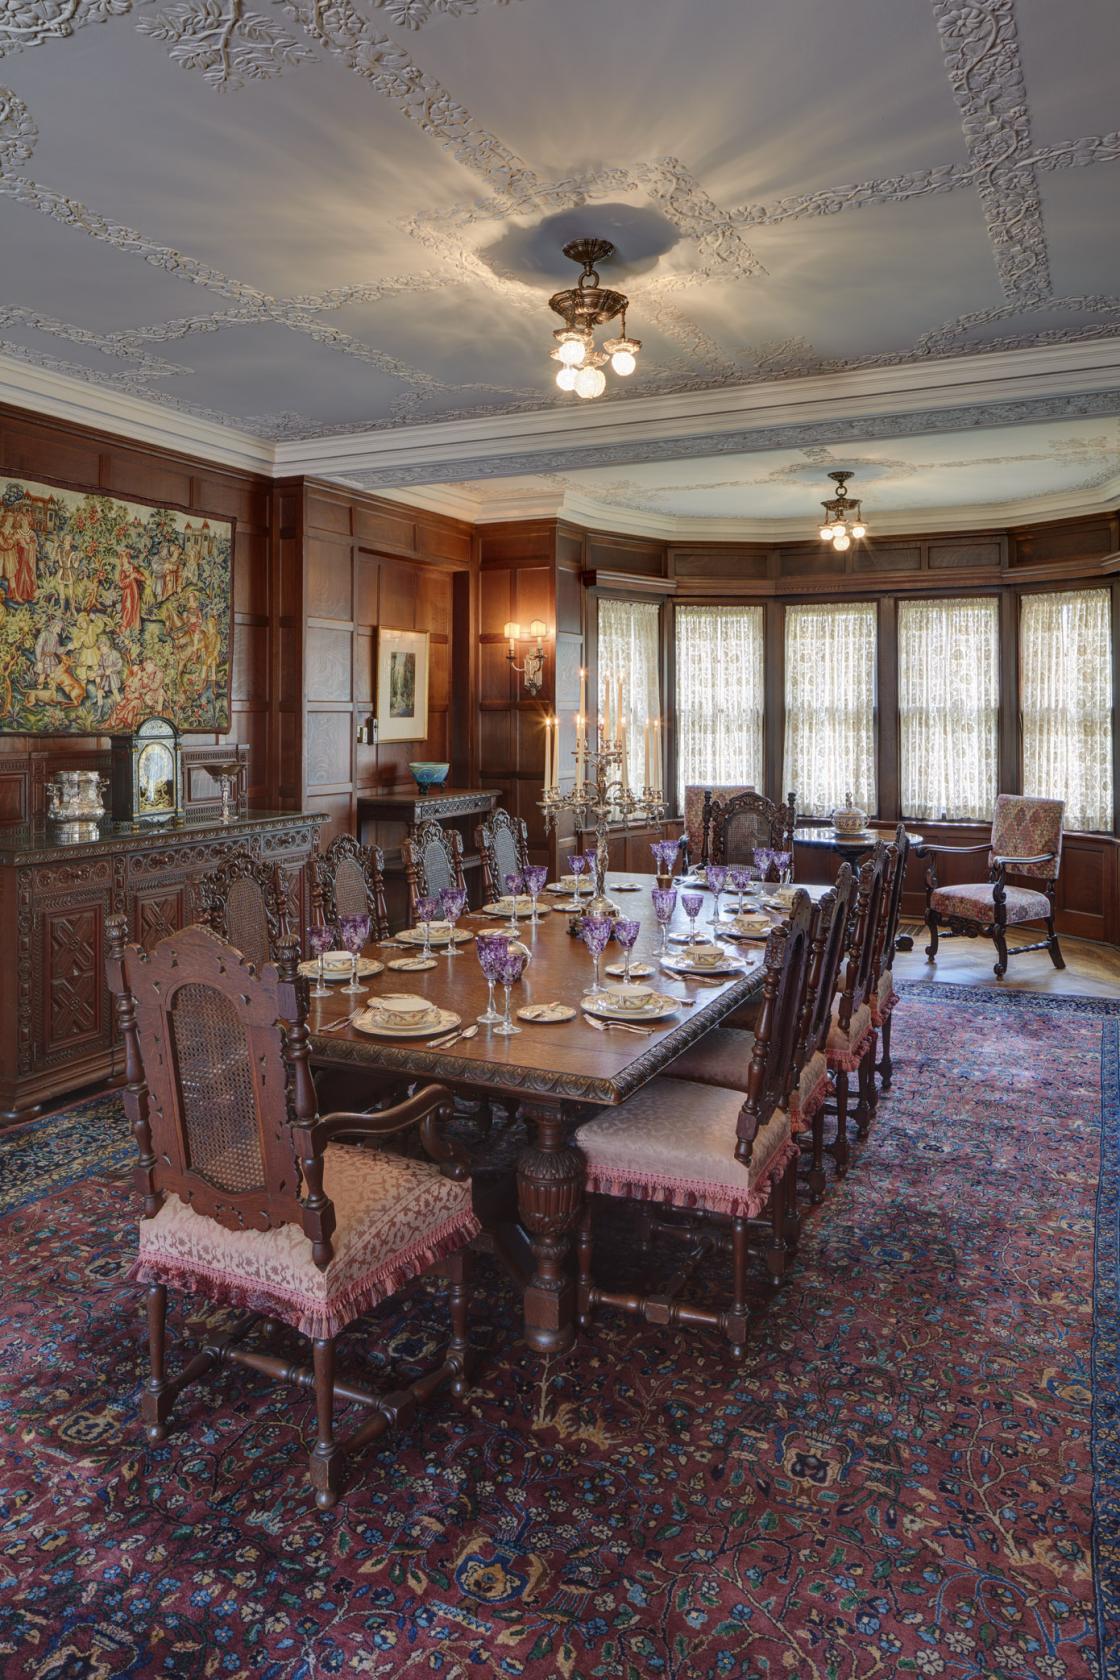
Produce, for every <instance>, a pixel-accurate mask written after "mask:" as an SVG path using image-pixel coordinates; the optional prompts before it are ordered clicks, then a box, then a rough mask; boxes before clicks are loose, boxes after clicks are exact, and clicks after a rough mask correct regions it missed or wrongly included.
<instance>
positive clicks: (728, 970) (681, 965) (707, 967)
mask: <svg viewBox="0 0 1120 1680" xmlns="http://www.w3.org/2000/svg"><path fill="white" fill-rule="evenodd" d="M661 966H662V968H666V969H668V971H669V973H670V974H712V975H716V976H721V975H726V974H745V973H746V969H745V968H744V967H743V964H742V963H741V962H740V961H739V959H738V957H732V956H727V955H725V956H724V957H723V959H722V960H721V961H720V962H718V963H691V962H689V960H688V957H687V956H686V955H685V954H684V953H682V954H681V955H680V956H679V957H662V959H661Z"/></svg>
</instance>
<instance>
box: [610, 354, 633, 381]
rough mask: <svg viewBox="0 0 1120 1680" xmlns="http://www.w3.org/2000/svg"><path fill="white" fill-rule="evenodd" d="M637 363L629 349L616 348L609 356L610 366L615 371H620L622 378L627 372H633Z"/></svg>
mask: <svg viewBox="0 0 1120 1680" xmlns="http://www.w3.org/2000/svg"><path fill="white" fill-rule="evenodd" d="M637 365H638V364H637V362H636V361H635V359H634V356H633V354H632V353H631V352H630V351H629V350H616V351H615V353H614V355H613V356H612V357H611V366H612V368H613V369H614V371H615V372H616V373H620V374H621V375H622V376H623V378H625V377H626V375H627V374H630V373H633V371H634V369H635V368H636V367H637Z"/></svg>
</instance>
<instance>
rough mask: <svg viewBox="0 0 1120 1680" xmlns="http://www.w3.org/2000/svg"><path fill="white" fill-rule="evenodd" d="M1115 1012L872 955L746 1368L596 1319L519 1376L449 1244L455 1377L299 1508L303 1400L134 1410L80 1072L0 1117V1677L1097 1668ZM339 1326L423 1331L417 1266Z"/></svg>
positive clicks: (502, 1314) (122, 1266) (123, 1311)
mask: <svg viewBox="0 0 1120 1680" xmlns="http://www.w3.org/2000/svg"><path fill="white" fill-rule="evenodd" d="M1118 1008H1120V1006H1113V1005H1112V1004H1111V1003H1108V1002H1103V1003H1102V1002H1093V1001H1090V1000H1076V999H1070V1000H1063V1001H1052V1000H1051V1001H1046V1000H1041V999H1037V998H1033V997H1027V996H1026V995H1025V994H1010V993H1009V994H996V993H995V992H993V991H987V990H985V991H982V992H981V991H975V992H973V991H966V990H963V989H961V988H955V987H951V986H937V987H934V988H929V989H922V988H910V989H908V992H907V995H906V996H905V998H904V1001H903V1003H902V1004H901V1006H900V1008H899V1012H898V1017H897V1024H896V1029H895V1054H896V1076H895V1089H894V1091H893V1093H892V1094H891V1095H890V1097H889V1098H887V1099H886V1100H885V1101H884V1102H883V1104H882V1105H881V1107H880V1111H879V1120H878V1123H877V1126H876V1129H875V1131H874V1133H873V1135H872V1137H871V1139H870V1140H869V1141H868V1142H867V1143H866V1144H865V1145H864V1146H863V1147H862V1150H861V1152H860V1154H859V1156H858V1158H857V1162H856V1165H855V1167H854V1169H853V1171H852V1173H851V1175H850V1177H849V1179H848V1181H847V1183H846V1184H845V1185H844V1186H843V1187H842V1188H841V1189H840V1190H839V1191H838V1192H836V1193H834V1194H833V1195H831V1196H830V1198H829V1200H828V1201H827V1202H826V1204H825V1207H824V1209H823V1210H822V1212H821V1214H820V1215H819V1216H818V1217H817V1218H815V1219H814V1220H813V1221H812V1222H810V1223H809V1224H808V1225H807V1227H806V1232H805V1238H804V1242H803V1245H802V1250H801V1255H800V1259H799V1263H798V1265H797V1266H796V1268H795V1270H794V1273H793V1275H792V1277H791V1279H790V1280H789V1282H788V1283H787V1286H786V1287H785V1288H784V1289H783V1290H781V1291H780V1292H778V1293H777V1294H775V1295H772V1296H770V1295H767V1294H765V1293H763V1291H762V1286H761V1282H760V1285H759V1289H760V1293H759V1297H758V1300H759V1305H760V1308H761V1310H762V1313H763V1316H762V1318H761V1322H760V1324H759V1327H758V1328H757V1329H756V1332H755V1336H754V1341H753V1345H752V1347H751V1349H750V1351H749V1353H748V1356H747V1358H746V1360H745V1361H744V1362H743V1364H742V1366H741V1367H740V1368H738V1369H735V1368H732V1367H731V1366H730V1364H729V1362H728V1359H727V1356H726V1354H725V1352H724V1350H723V1347H722V1346H721V1345H720V1343H719V1342H718V1341H717V1340H716V1339H715V1338H714V1337H710V1336H707V1335H705V1334H702V1333H696V1334H695V1335H694V1336H693V1337H691V1338H690V1339H688V1340H677V1339H675V1338H674V1337H673V1336H672V1335H671V1334H670V1333H669V1332H667V1331H664V1330H661V1329H654V1328H636V1327H635V1326H634V1324H633V1323H631V1322H628V1321H624V1320H620V1319H617V1318H612V1317H610V1316H604V1317H603V1318H602V1319H601V1321H600V1322H599V1324H598V1325H597V1326H596V1328H595V1330H594V1331H593V1333H592V1334H591V1335H590V1336H589V1337H588V1338H586V1339H585V1340H584V1341H583V1343H582V1344H581V1345H580V1347H579V1348H578V1350H577V1352H576V1353H575V1354H574V1355H573V1356H572V1357H570V1358H569V1359H568V1360H566V1361H562V1362H554V1363H553V1364H552V1365H551V1366H550V1367H549V1368H548V1369H547V1370H542V1368H541V1366H540V1365H539V1364H538V1363H536V1362H535V1361H534V1360H533V1359H532V1358H531V1357H530V1356H529V1355H528V1354H527V1353H526V1352H525V1351H524V1350H523V1349H522V1348H521V1347H520V1345H519V1344H518V1342H517V1340H516V1337H515V1334H514V1329H513V1327H514V1326H515V1324H516V1313H515V1304H514V1301H513V1299H512V1296H511V1294H510V1291H509V1289H508V1287H507V1285H506V1284H505V1283H504V1281H503V1279H502V1277H501V1276H500V1274H499V1273H498V1272H497V1271H496V1270H495V1269H494V1268H493V1267H492V1266H491V1265H490V1263H489V1262H483V1263H482V1264H481V1265H480V1268H479V1272H480V1288H481V1299H480V1300H479V1301H478V1302H477V1303H476V1309H475V1322H476V1326H477V1340H478V1343H479V1347H480V1350H481V1352H482V1358H481V1361H480V1367H479V1372H478V1378H477V1385H476V1387H475V1389H474V1391H473V1393H472V1395H471V1397H470V1400H469V1402H468V1403H467V1404H466V1406H465V1407H464V1408H463V1409H459V1408H457V1407H456V1406H455V1404H454V1402H452V1401H451V1400H450V1399H448V1400H447V1401H446V1402H445V1403H442V1404H438V1405H437V1406H436V1407H434V1408H433V1409H432V1410H430V1411H429V1412H428V1413H427V1414H426V1415H425V1416H424V1417H423V1418H422V1419H421V1420H420V1421H419V1422H418V1423H417V1424H416V1426H415V1427H414V1428H413V1429H412V1430H411V1431H410V1432H409V1433H407V1434H404V1435H399V1436H397V1437H396V1438H395V1439H390V1441H389V1443H388V1444H382V1445H381V1447H380V1450H378V1451H375V1452H371V1453H370V1454H369V1455H368V1456H367V1457H366V1458H365V1459H364V1460H363V1461H362V1464H361V1466H360V1469H359V1472H358V1477H357V1480H356V1483H355V1485H354V1486H353V1487H352V1489H351V1491H350V1493H349V1496H348V1498H347V1499H346V1500H345V1502H344V1503H343V1504H342V1505H341V1506H340V1507H339V1508H338V1509H337V1510H336V1511H334V1512H332V1513H328V1514H326V1515H317V1514H315V1513H314V1511H313V1509H312V1508H311V1507H310V1506H309V1504H308V1500H307V1494H306V1484H305V1479H304V1458H303V1441H304V1439H305V1438H306V1433H307V1427H308V1415H307V1409H306V1406H305V1405H304V1404H303V1402H302V1401H301V1400H299V1399H297V1398H296V1397H294V1396H293V1395H291V1394H289V1393H288V1392H287V1391H280V1390H271V1391H270V1390H268V1389H267V1387H265V1386H257V1385H255V1384H254V1383H253V1381H252V1380H251V1379H250V1378H249V1377H248V1376H247V1375H246V1374H233V1373H224V1374H223V1375H221V1376H220V1377H218V1378H216V1379H215V1380H214V1381H213V1382H212V1383H210V1384H206V1385H202V1386H199V1387H197V1388H195V1389H193V1390H191V1391H188V1394H187V1395H186V1396H185V1398H184V1401H182V1402H181V1407H182V1410H181V1412H180V1414H179V1423H178V1427H177V1428H176V1429H175V1431H174V1432H173V1434H172V1436H171V1438H170V1439H169V1441H168V1442H167V1443H166V1444H165V1445H163V1446H161V1447H160V1448H159V1449H157V1450H155V1451H149V1450H148V1449H147V1448H146V1447H145V1446H144V1444H143V1442H142V1439H141V1437H140V1434H139V1431H138V1429H137V1427H136V1403H135V1396H136V1390H137V1384H138V1382H139V1380H140V1376H141V1349H142V1321H141V1314H140V1310H139V1301H138V1297H137V1294H136V1292H135V1291H134V1290H133V1289H132V1288H131V1287H130V1286H128V1285H127V1284H126V1283H124V1282H123V1281H122V1280H123V1275H124V1272H125V1270H126V1268H127V1266H128V1263H129V1259H130V1257H131V1254H132V1251H133V1248H134V1243H135V1235H134V1216H133V1212H132V1208H131V1205H130V1193H129V1191H128V1188H127V1186H126V1184H125V1182H124V1181H123V1179H122V1177H121V1171H120V1165H121V1163H124V1162H126V1161H127V1160H128V1157H129V1146H128V1143H127V1139H126V1137H125V1135H124V1133H123V1127H122V1123H121V1118H120V1114H119V1110H118V1108H117V1105H116V1104H115V1102H114V1101H112V1100H110V1099H101V1100H100V1101H98V1102H95V1103H92V1104H87V1105H85V1106H84V1107H82V1108H80V1109H78V1110H75V1111H74V1112H73V1113H72V1114H71V1115H68V1116H66V1117H63V1118H57V1119H52V1120H48V1121H45V1122H39V1123H37V1124H36V1125H34V1126H31V1127H28V1128H24V1129H22V1130H21V1131H20V1132H17V1133H9V1134H6V1135H4V1136H3V1137H0V1191H2V1192H3V1205H4V1207H6V1209H7V1210H8V1211H6V1212H5V1213H4V1214H3V1216H2V1220H0V1259H2V1263H3V1266H4V1270H5V1273H6V1278H5V1286H4V1291H3V1297H2V1304H0V1348H2V1363H0V1372H2V1376H0V1383H2V1389H0V1452H2V1456H3V1463H2V1473H0V1677H2V1680H109V1677H117V1676H157V1675H158V1676H164V1677H169V1680H195V1677H203V1676H215V1677H218V1676H238V1675H251V1676H260V1677H267V1680H312V1677H317V1676H321V1675H332V1674H342V1675H352V1674H359V1675H388V1676H397V1675H409V1676H412V1675H430V1674H438V1675H441V1676H443V1680H470V1677H473V1676H482V1675H485V1676H505V1675H512V1676H517V1675H524V1676H529V1677H532V1680H545V1677H547V1680H552V1677H553V1676H575V1677H577V1680H598V1677H600V1676H619V1677H631V1676H633V1677H635V1680H646V1677H647V1676H666V1677H668V1676H674V1677H680V1680H701V1677H702V1680H708V1677H710V1676H731V1677H732V1680H773V1677H775V1676H796V1677H799V1680H800V1677H802V1676H805V1677H811V1680H849V1677H856V1676H861V1677H862V1676H882V1677H891V1676H895V1675H899V1674H905V1675H918V1676H935V1675H936V1676H945V1677H946V1680H1034V1677H1046V1680H1084V1677H1089V1676H1096V1677H1107V1680H1113V1677H1115V1676H1120V1652H1118V1649H1117V1639H1116V1636H1117V1631H1118V1629H1120V1616H1118V1613H1117V1605H1118V1585H1120V1562H1118V1552H1120V1522H1118V1520H1117V1519H1118V1514H1120V1473H1118V1472H1120V1454H1118V1448H1117V1434H1118V1426H1120V1408H1118V1406H1117V1340H1116V1279H1117V1272H1116V1252H1115V1245H1116V1218H1117V1200H1116V1189H1117V1176H1118V1175H1117V1170H1116V1152H1117V1067H1116V1057H1117V1021H1116V1013H1117V1009H1118ZM1102 1070H1103V1071H1102ZM1102 1079H1103V1095H1104V1104H1103V1107H1104V1128H1103V1130H1104V1145H1105V1149H1104V1153H1103V1154H1102ZM1102 1163H1103V1169H1104V1170H1103V1171H1102ZM1098 1204H1099V1205H1098ZM1095 1228H1096V1231H1097V1236H1096V1241H1095V1240H1094V1231H1095ZM628 1229H629V1227H628V1226H627V1225H626V1223H625V1219H623V1220H622V1222H621V1223H619V1224H618V1225H617V1226H615V1227H614V1228H613V1229H612V1233H611V1236H609V1237H608V1238H607V1239H606V1240H605V1241H604V1242H603V1244H602V1246H601V1251H600V1259H601V1267H602V1270H603V1272H604V1274H606V1273H608V1272H610V1271H611V1270H612V1268H613V1267H614V1266H616V1265H617V1266H621V1265H622V1262H621V1260H615V1259H614V1257H613V1256H612V1254H611V1248H612V1239H613V1247H614V1249H615V1252H616V1254H617V1255H619V1256H621V1255H624V1254H626V1253H627V1252H629V1251H630V1250H631V1247H632V1245H628V1244H626V1243H625V1241H620V1240H619V1237H620V1236H621V1237H622V1238H624V1237H625V1234H626V1231H627V1230H628ZM1094 1267H1096V1270H1094ZM1094 1294H1095V1295H1096V1331H1095V1337H1094ZM193 1327H194V1328H197V1324H196V1325H195V1326H193ZM183 1328H186V1329H188V1330H189V1329H191V1328H192V1324H191V1322H190V1320H189V1318H188V1319H187V1321H186V1323H185V1325H184V1322H183V1319H182V1317H181V1316H180V1317H177V1318H176V1319H175V1321H174V1330H175V1332H176V1333H178V1332H179V1331H180V1330H181V1329H183ZM367 1331H368V1334H367V1336H366V1337H363V1336H355V1335H351V1336H350V1337H349V1338H348V1352H349V1358H350V1360H351V1361H352V1362H354V1363H356V1364H362V1363H363V1362H364V1363H365V1364H366V1365H367V1366H368V1367H370V1368H371V1374H374V1375H376V1372H377V1370H378V1369H379V1368H383V1367H384V1364H385V1361H386V1360H387V1359H391V1360H395V1361H397V1362H398V1363H400V1364H403V1365H405V1366H406V1367H410V1368H411V1367H412V1366H414V1365H422V1364H423V1363H424V1362H425V1360H426V1359H427V1358H428V1357H429V1356H430V1354H431V1351H432V1349H433V1348H434V1347H435V1345H436V1341H437V1339H438V1338H439V1337H440V1336H441V1335H442V1333H443V1314H442V1308H441V1304H440V1301H439V1299H438V1297H437V1296H436V1295H435V1294H434V1293H433V1292H431V1291H429V1290H428V1288H427V1287H419V1288H417V1289H416V1290H415V1291H414V1292H413V1293H412V1294H411V1296H410V1297H409V1298H408V1299H407V1301H406V1303H405V1309H404V1310H400V1309H396V1308H394V1309H390V1310H385V1311H383V1312H382V1313H380V1314H379V1315H376V1316H375V1317H374V1318H373V1319H372V1320H370V1321H367ZM1094 1472H1095V1474H1094ZM1094 1506H1095V1508H1096V1514H1097V1520H1096V1526H1095V1529H1094Z"/></svg>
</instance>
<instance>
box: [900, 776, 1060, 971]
mask: <svg viewBox="0 0 1120 1680" xmlns="http://www.w3.org/2000/svg"><path fill="white" fill-rule="evenodd" d="M1064 810H1065V805H1064V803H1063V801H1062V800H1060V799H1032V798H1028V797H1027V796H1026V795H1025V794H1021V793H1001V794H999V795H998V797H997V798H996V808H995V814H994V816H993V818H992V836H991V839H990V840H989V841H985V842H983V843H982V844H981V845H979V846H932V845H930V844H928V843H927V844H925V845H923V847H922V848H921V855H922V856H923V857H928V858H929V859H931V862H930V866H929V868H928V870H927V871H926V925H927V926H928V928H929V944H928V945H927V946H926V956H927V957H928V958H929V959H930V961H931V962H934V961H936V959H937V947H938V942H939V940H940V939H945V938H952V937H953V936H954V935H963V936H964V937H965V938H966V939H977V938H979V937H981V936H983V937H984V938H985V939H990V940H992V941H993V943H994V944H995V948H996V964H995V974H996V979H997V980H1002V979H1003V976H1004V975H1005V974H1006V973H1007V959H1008V956H1009V955H1010V954H1011V952H1009V950H1008V946H1007V930H1008V928H1009V927H1020V926H1022V925H1023V924H1024V923H1029V922H1045V924H1046V938H1045V939H1038V940H1036V941H1035V942H1034V943H1033V944H1031V945H1017V946H1015V947H1014V948H1013V949H1014V954H1015V955H1016V956H1021V955H1022V954H1023V953H1024V952H1025V951H1049V953H1050V960H1051V962H1052V963H1053V964H1054V967H1055V968H1064V967H1065V966H1066V964H1065V958H1064V957H1063V956H1062V951H1061V947H1060V945H1059V944H1058V935H1057V934H1056V932H1055V931H1054V889H1055V887H1056V886H1057V883H1058V873H1059V871H1060V869H1061V866H1062V812H1063V811H1064ZM978 852H987V854H988V879H987V880H986V881H981V882H968V883H966V884H963V885H960V886H946V887H943V886H941V884H940V883H939V881H938V879H937V859H938V858H939V857H965V856H967V855H968V854H969V853H978ZM1009 874H1011V875H1017V876H1019V877H1021V878H1022V879H1024V880H1027V881H1030V882H1031V883H1032V885H1030V886H1013V885H1011V884H1009V882H1008V880H1007V876H1008V875H1009ZM943 926H947V927H948V930H949V931H948V933H945V932H943V931H942V929H943Z"/></svg>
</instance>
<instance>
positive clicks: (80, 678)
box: [0, 478, 234, 735]
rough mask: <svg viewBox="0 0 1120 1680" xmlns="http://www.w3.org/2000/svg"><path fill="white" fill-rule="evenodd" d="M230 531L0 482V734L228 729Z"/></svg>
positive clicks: (99, 498) (213, 522) (213, 521)
mask: <svg viewBox="0 0 1120 1680" xmlns="http://www.w3.org/2000/svg"><path fill="white" fill-rule="evenodd" d="M233 531H234V527H233V521H232V520H230V519H217V518H208V517H207V516H206V515H204V514H201V513H183V512H179V511H177V510H175V509H173V508H165V507H152V506H150V505H148V504H146V503H141V502H133V501H126V500H124V499H122V498H120V497H117V496H105V495H100V494H90V493H89V492H87V491H80V490H67V489H64V488H61V487H56V486H53V485H49V484H38V483H34V482H31V481H29V480H26V479H19V478H0V732H2V733H8V734H16V733H18V734H28V735H127V734H130V733H131V732H132V731H133V730H134V729H135V728H136V726H137V724H138V723H139V722H140V721H141V720H142V719H143V718H146V717H152V716H160V717H166V718H169V719H170V721H171V722H172V723H173V724H174V725H175V727H176V728H177V729H178V730H180V731H186V730H203V731H206V732H207V733H209V732H210V731H215V732H219V733H220V732H223V731H225V730H226V729H228V728H229V689H230V649H231V641H232V625H233V598H232V593H233V591H232V576H233V573H232V556H233Z"/></svg>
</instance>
